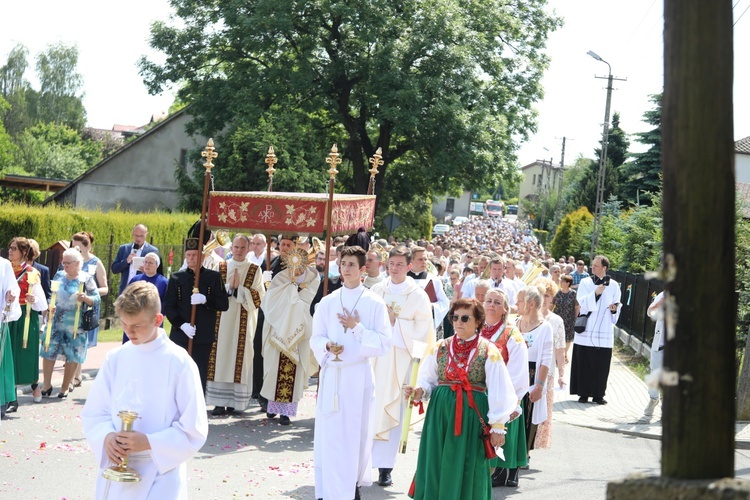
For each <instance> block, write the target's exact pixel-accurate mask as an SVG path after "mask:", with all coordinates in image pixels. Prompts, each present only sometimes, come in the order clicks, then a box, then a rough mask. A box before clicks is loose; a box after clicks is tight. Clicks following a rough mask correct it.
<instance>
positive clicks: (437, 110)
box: [140, 0, 560, 202]
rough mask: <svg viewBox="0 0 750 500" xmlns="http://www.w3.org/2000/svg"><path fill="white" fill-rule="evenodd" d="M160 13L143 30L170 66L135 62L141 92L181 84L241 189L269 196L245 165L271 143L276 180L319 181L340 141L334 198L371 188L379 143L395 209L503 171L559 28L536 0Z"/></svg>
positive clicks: (209, 0)
mask: <svg viewBox="0 0 750 500" xmlns="http://www.w3.org/2000/svg"><path fill="white" fill-rule="evenodd" d="M172 4H173V6H174V7H175V10H176V15H177V17H178V18H179V23H178V24H177V25H175V26H170V25H167V24H166V23H163V22H156V23H154V25H153V26H152V32H151V42H150V43H151V46H152V47H154V48H155V49H158V50H160V51H162V52H164V53H165V54H166V62H165V63H164V64H157V63H154V62H151V61H148V60H147V59H145V58H144V59H142V60H141V62H140V67H141V73H142V75H143V77H144V80H145V82H146V84H147V85H148V87H149V89H150V91H151V92H153V93H157V92H160V91H162V90H163V89H164V88H165V87H166V86H168V85H170V84H173V83H174V84H177V85H178V86H180V90H179V92H178V99H179V100H181V101H185V102H190V103H191V105H192V107H191V114H192V115H193V116H194V117H195V121H194V122H193V125H194V128H195V129H196V130H200V131H202V132H203V133H204V134H205V135H211V136H214V137H218V138H219V140H220V141H221V142H220V147H221V148H222V150H223V151H225V152H227V151H228V155H229V157H231V158H233V161H234V164H233V165H232V166H231V167H230V168H231V169H232V171H233V172H236V171H237V170H242V171H243V172H244V174H243V178H246V179H247V183H248V186H247V187H249V188H254V189H262V188H263V187H264V186H265V182H266V180H265V177H264V175H258V174H257V170H258V169H260V168H261V167H262V166H263V161H262V160H263V156H264V155H265V153H266V149H267V148H268V145H270V144H273V145H274V146H275V147H276V149H277V152H280V153H282V154H285V155H287V156H286V157H285V158H280V162H279V167H280V169H281V170H282V171H283V170H284V169H285V168H286V169H287V170H289V171H294V172H295V174H291V173H289V174H282V173H281V172H279V173H277V175H279V176H280V179H279V182H283V177H284V175H289V176H290V178H289V180H290V181H291V178H292V177H295V181H294V182H302V185H299V184H298V185H295V186H294V187H295V190H300V189H302V188H305V189H307V188H309V187H310V185H311V184H312V185H317V184H319V183H320V182H324V180H325V177H324V174H323V159H324V157H325V154H326V153H327V151H328V149H329V148H330V146H331V144H332V143H334V142H337V143H338V144H339V146H340V150H341V151H342V153H343V158H344V160H345V161H346V162H348V169H349V172H350V173H349V174H348V176H347V175H344V176H343V177H342V181H341V182H342V186H343V187H344V188H346V189H349V190H353V191H355V192H364V191H365V190H366V189H367V183H368V178H369V174H368V173H367V169H368V168H369V164H368V163H367V159H368V158H370V157H371V156H372V155H373V154H374V153H375V150H376V149H377V148H378V147H381V148H382V150H383V157H384V161H385V164H384V165H383V166H382V167H381V168H380V173H379V174H378V178H377V184H376V186H377V188H376V189H377V191H376V192H377V193H378V194H379V193H380V192H382V191H383V190H388V189H394V190H396V191H397V197H398V199H399V201H408V200H411V199H412V198H413V197H414V196H415V194H422V195H424V194H427V193H428V189H432V190H433V191H434V192H436V193H440V192H446V191H448V190H449V189H450V188H452V187H457V186H459V187H460V186H463V187H466V188H467V189H473V188H475V187H478V186H484V185H497V183H498V181H499V180H500V179H501V178H502V177H504V176H509V175H511V173H512V172H513V166H514V164H515V161H514V160H515V158H514V152H515V149H516V142H515V139H518V138H525V137H526V136H527V135H528V134H529V132H531V131H533V130H534V128H535V112H534V110H533V109H532V105H533V104H534V102H536V101H537V100H538V99H539V98H540V97H541V95H542V88H541V84H540V80H541V76H542V72H543V70H544V69H545V68H546V66H547V57H546V56H545V55H544V54H543V49H544V47H545V43H546V40H547V36H548V34H549V33H550V32H551V31H552V30H554V29H556V28H557V27H558V26H559V25H560V20H559V19H557V18H556V17H554V16H552V15H550V14H548V13H547V12H545V6H546V0H510V1H500V0H468V1H459V0H401V1H397V2H394V1H392V0H349V1H343V0H309V1H307V2H297V1H293V0H255V1H247V0H243V1H239V0H173V1H172ZM280 144H284V145H286V146H287V147H288V149H286V150H284V148H282V147H281V146H280ZM343 167H345V168H347V165H344V166H343ZM308 169H312V172H311V173H307V174H305V173H302V172H304V171H305V170H308ZM219 171H220V169H218V168H217V170H216V175H217V179H216V180H217V188H218V189H221V188H224V187H226V185H223V184H222V182H223V181H222V179H221V177H222V176H221V174H219ZM179 175H180V174H179V173H178V176H179ZM392 175H393V176H394V177H397V182H391V180H390V178H391V176H392ZM297 177H299V178H297ZM234 178H235V177H234V176H233V175H232V176H225V179H234ZM318 179H320V180H318ZM404 179H405V180H406V182H405V183H403V184H402V182H403V180H404ZM394 180H395V179H394ZM274 182H276V180H275V181H274ZM305 183H307V186H306V187H303V186H304V185H305ZM243 188H244V187H243ZM379 202H380V200H379Z"/></svg>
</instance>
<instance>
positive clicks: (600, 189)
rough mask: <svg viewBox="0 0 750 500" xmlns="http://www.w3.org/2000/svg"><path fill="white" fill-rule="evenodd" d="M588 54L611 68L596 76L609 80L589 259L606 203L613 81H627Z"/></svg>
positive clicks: (592, 253)
mask: <svg viewBox="0 0 750 500" xmlns="http://www.w3.org/2000/svg"><path fill="white" fill-rule="evenodd" d="M587 54H588V55H590V56H591V57H593V58H594V59H596V60H597V61H601V62H603V63H604V64H606V65H607V67H608V68H609V72H608V73H609V74H608V76H606V77H604V76H596V77H595V78H601V79H603V80H604V79H606V80H607V106H606V107H605V109H604V126H603V127H602V154H601V155H600V157H599V177H598V179H597V183H596V209H595V210H594V230H593V232H592V234H591V255H590V256H589V260H593V259H594V255H595V252H596V247H597V246H599V229H600V225H601V224H600V223H601V221H600V219H601V215H602V205H603V204H604V180H605V178H606V174H607V145H608V143H609V110H610V106H611V104H612V90H613V87H612V81H613V80H618V81H623V82H624V81H626V80H627V79H626V78H615V77H613V76H612V66H610V65H609V63H608V62H607V61H605V60H604V59H602V58H601V57H600V56H599V55H597V54H596V53H595V52H593V51H591V50H589V51H588V52H587Z"/></svg>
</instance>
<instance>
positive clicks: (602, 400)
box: [593, 398, 607, 405]
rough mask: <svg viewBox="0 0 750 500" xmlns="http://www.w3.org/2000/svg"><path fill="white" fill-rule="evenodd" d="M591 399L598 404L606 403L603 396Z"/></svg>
mask: <svg viewBox="0 0 750 500" xmlns="http://www.w3.org/2000/svg"><path fill="white" fill-rule="evenodd" d="M593 401H594V403H596V404H598V405H606V404H607V401H606V400H605V399H604V398H594V399H593Z"/></svg>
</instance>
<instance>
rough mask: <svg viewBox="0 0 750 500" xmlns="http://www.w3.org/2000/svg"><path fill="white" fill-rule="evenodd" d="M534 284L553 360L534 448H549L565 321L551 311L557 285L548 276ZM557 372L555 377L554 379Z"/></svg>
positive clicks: (562, 371) (561, 371)
mask: <svg viewBox="0 0 750 500" xmlns="http://www.w3.org/2000/svg"><path fill="white" fill-rule="evenodd" d="M534 285H535V286H536V287H537V288H538V289H539V293H541V294H542V317H543V318H544V320H545V321H547V322H548V323H549V324H550V326H551V327H552V343H553V346H554V353H555V354H554V357H553V360H554V362H553V363H552V366H551V367H550V370H549V374H548V375H547V392H546V395H545V396H546V400H547V419H546V420H545V421H544V422H542V423H541V424H539V428H538V429H537V432H536V440H535V441H534V448H537V449H538V448H549V447H550V446H552V406H553V404H554V402H555V391H554V387H555V382H557V384H558V385H559V386H560V387H561V388H562V386H563V377H564V376H565V322H564V321H563V319H562V318H561V317H560V316H559V315H557V314H555V313H553V312H552V309H553V307H554V302H553V301H554V298H555V295H557V285H555V283H554V282H553V281H552V280H551V279H549V278H537V279H536V280H534ZM555 372H557V379H555Z"/></svg>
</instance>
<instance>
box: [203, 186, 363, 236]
mask: <svg viewBox="0 0 750 500" xmlns="http://www.w3.org/2000/svg"><path fill="white" fill-rule="evenodd" d="M327 203H328V194H327V193H273V192H272V193H269V192H265V191H257V192H256V191H249V192H233V191H212V192H211V194H210V196H209V203H208V226H209V227H210V228H212V229H226V230H237V231H247V232H256V233H271V232H273V233H276V232H281V233H285V232H289V233H297V234H303V235H309V236H318V237H322V236H323V232H324V231H325V229H326V221H325V217H326V205H327ZM374 214H375V196H367V195H360V194H334V195H333V212H332V216H331V219H332V223H331V235H332V236H339V235H347V234H352V233H355V232H356V231H357V228H359V227H360V226H364V227H365V229H367V230H370V229H372V227H373V217H374Z"/></svg>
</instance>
